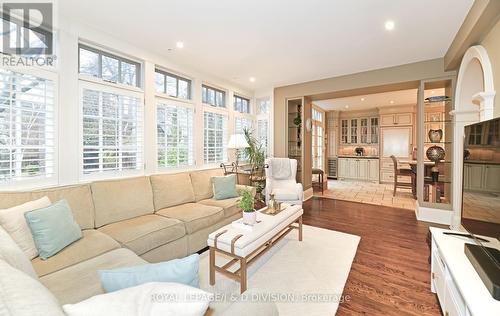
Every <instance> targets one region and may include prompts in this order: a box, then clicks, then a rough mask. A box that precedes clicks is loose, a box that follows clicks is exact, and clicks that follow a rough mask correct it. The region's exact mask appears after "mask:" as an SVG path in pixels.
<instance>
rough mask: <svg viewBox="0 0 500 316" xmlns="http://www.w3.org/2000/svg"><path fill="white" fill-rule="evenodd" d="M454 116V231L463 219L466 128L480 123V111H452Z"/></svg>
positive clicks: (452, 224)
mask: <svg viewBox="0 0 500 316" xmlns="http://www.w3.org/2000/svg"><path fill="white" fill-rule="evenodd" d="M450 115H452V116H453V123H454V126H453V139H454V144H453V163H454V166H453V177H452V179H453V184H452V185H453V191H452V192H453V197H452V205H453V217H452V222H451V228H452V229H459V228H460V221H461V217H462V183H463V163H464V136H465V135H464V127H465V126H466V125H469V124H473V123H476V122H478V121H479V110H475V111H459V110H457V111H451V112H450Z"/></svg>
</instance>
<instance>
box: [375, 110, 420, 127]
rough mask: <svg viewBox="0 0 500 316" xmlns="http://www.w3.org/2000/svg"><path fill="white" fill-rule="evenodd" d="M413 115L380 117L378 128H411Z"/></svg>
mask: <svg viewBox="0 0 500 316" xmlns="http://www.w3.org/2000/svg"><path fill="white" fill-rule="evenodd" d="M411 125H413V113H411V112H406V113H389V114H382V115H380V126H411Z"/></svg>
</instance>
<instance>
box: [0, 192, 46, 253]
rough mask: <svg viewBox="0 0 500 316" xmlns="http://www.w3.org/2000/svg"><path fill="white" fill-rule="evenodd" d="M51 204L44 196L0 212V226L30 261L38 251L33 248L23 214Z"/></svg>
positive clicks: (31, 238)
mask: <svg viewBox="0 0 500 316" xmlns="http://www.w3.org/2000/svg"><path fill="white" fill-rule="evenodd" d="M51 204H52V203H51V202H50V199H49V198H48V197H46V196H44V197H43V198H41V199H38V200H35V201H30V202H26V203H24V204H21V205H18V206H14V207H11V208H8V209H4V210H0V225H2V227H3V228H4V229H5V231H7V233H9V235H10V236H11V237H12V239H14V241H15V242H16V244H17V245H18V246H19V248H21V250H22V251H23V252H24V253H25V254H26V256H27V257H28V258H30V260H31V259H33V258H35V257H36V256H38V250H37V249H36V247H35V242H34V241H33V235H31V230H30V228H29V227H28V224H27V223H26V219H25V218H24V213H26V212H30V211H33V210H37V209H40V208H45V207H49V206H50V205H51Z"/></svg>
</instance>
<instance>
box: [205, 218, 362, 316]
mask: <svg viewBox="0 0 500 316" xmlns="http://www.w3.org/2000/svg"><path fill="white" fill-rule="evenodd" d="M297 235H298V233H297V231H292V232H290V233H289V234H288V235H287V236H286V237H285V238H283V239H282V240H280V241H279V242H278V243H277V244H276V245H274V246H273V247H272V248H271V249H270V250H269V251H268V252H267V253H266V254H264V255H263V256H261V257H260V258H258V259H257V260H256V261H254V262H253V263H252V264H251V265H250V266H249V268H248V289H249V292H250V293H259V294H258V295H256V294H252V295H251V297H248V298H247V299H248V300H250V301H254V300H266V301H273V302H275V303H276V305H277V307H278V310H279V314H280V315H308V316H312V315H334V314H335V312H336V311H337V308H338V306H339V303H341V302H342V301H343V300H344V299H347V298H345V297H343V296H342V292H343V290H344V286H345V283H346V281H347V277H348V275H349V271H350V269H351V264H352V261H353V260H354V256H355V255H356V249H357V247H358V244H359V241H360V237H359V236H356V235H350V234H345V233H341V232H337V231H333V230H327V229H322V228H317V227H312V226H307V225H304V226H303V236H304V238H303V241H302V242H299V241H298V239H297ZM227 261H229V259H227V258H224V257H221V256H219V255H218V257H217V262H216V263H217V265H219V266H220V265H222V264H224V263H226V262H227ZM208 264H209V258H208V251H206V252H204V253H203V254H201V256H200V288H202V289H204V290H205V291H209V292H212V293H216V294H217V295H216V302H214V303H213V304H211V309H212V310H213V314H214V315H217V314H218V313H220V312H221V311H223V310H224V309H225V308H227V306H228V304H230V303H231V302H232V301H234V300H235V299H236V298H237V297H238V296H239V289H240V287H239V283H238V282H236V281H233V280H231V279H229V278H227V277H225V276H223V275H222V274H220V273H217V272H216V276H215V280H216V282H215V285H214V286H210V285H209V284H208V277H209V268H208V267H209V265H208ZM237 268H238V266H237V265H235V267H234V269H237Z"/></svg>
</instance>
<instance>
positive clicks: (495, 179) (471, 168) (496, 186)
mask: <svg viewBox="0 0 500 316" xmlns="http://www.w3.org/2000/svg"><path fill="white" fill-rule="evenodd" d="M464 189H466V190H470V191H485V192H499V191H500V165H493V164H492V165H489V164H475V163H465V164H464Z"/></svg>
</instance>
